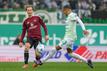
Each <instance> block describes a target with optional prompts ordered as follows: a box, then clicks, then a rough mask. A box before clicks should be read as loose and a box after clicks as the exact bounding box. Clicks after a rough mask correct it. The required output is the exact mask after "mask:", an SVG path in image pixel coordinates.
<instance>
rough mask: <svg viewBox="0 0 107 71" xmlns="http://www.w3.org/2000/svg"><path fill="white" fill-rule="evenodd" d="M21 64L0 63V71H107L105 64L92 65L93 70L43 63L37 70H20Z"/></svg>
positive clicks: (84, 65)
mask: <svg viewBox="0 0 107 71" xmlns="http://www.w3.org/2000/svg"><path fill="white" fill-rule="evenodd" d="M22 65H23V63H21V62H16V63H9V62H7V63H6V62H5V63H0V71H107V63H94V66H95V67H94V69H91V68H89V67H88V66H87V65H86V64H85V63H64V62H62V63H54V62H53V63H45V64H43V65H42V66H39V67H37V68H32V63H29V68H27V69H22Z"/></svg>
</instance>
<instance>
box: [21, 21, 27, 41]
mask: <svg viewBox="0 0 107 71" xmlns="http://www.w3.org/2000/svg"><path fill="white" fill-rule="evenodd" d="M26 30H27V26H26V23H25V21H24V22H23V28H22V35H21V38H20V42H23V39H24V37H25V34H26Z"/></svg>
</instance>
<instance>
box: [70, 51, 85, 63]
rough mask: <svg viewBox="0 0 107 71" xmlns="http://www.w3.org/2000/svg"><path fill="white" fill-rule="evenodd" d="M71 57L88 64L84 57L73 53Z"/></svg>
mask: <svg viewBox="0 0 107 71" xmlns="http://www.w3.org/2000/svg"><path fill="white" fill-rule="evenodd" d="M70 55H71V56H72V57H74V58H78V59H80V60H82V61H83V62H86V63H87V59H86V58H84V57H82V56H80V55H79V54H76V53H74V52H72V53H70Z"/></svg>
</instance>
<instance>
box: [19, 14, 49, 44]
mask: <svg viewBox="0 0 107 71" xmlns="http://www.w3.org/2000/svg"><path fill="white" fill-rule="evenodd" d="M41 26H42V27H43V28H44V31H45V35H47V34H48V31H47V28H46V25H45V23H44V22H43V21H42V19H41V18H40V17H39V16H32V17H30V18H27V19H25V21H24V22H23V31H22V35H21V39H20V42H22V41H23V38H24V37H25V34H26V32H27V37H32V38H36V39H39V40H41V38H42V35H41Z"/></svg>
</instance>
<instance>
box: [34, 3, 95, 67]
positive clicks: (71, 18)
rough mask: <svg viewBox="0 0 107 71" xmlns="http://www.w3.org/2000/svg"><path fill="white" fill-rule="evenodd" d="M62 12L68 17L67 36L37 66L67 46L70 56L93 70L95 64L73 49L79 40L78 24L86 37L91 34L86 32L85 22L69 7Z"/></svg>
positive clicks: (36, 62)
mask: <svg viewBox="0 0 107 71" xmlns="http://www.w3.org/2000/svg"><path fill="white" fill-rule="evenodd" d="M62 11H63V13H64V14H65V15H66V16H67V18H66V26H65V36H64V38H63V40H62V41H61V42H60V43H59V44H58V46H56V47H55V48H53V49H52V51H50V53H49V54H48V55H47V56H46V57H44V58H42V59H41V61H39V62H38V61H35V64H36V66H38V65H39V64H41V63H44V62H45V61H46V60H48V59H49V58H51V57H52V56H53V55H54V54H55V52H56V51H58V50H60V49H61V48H62V47H63V46H64V45H65V46H66V49H67V52H68V54H69V55H70V56H72V57H74V58H77V59H80V60H82V61H83V62H85V63H87V64H88V66H89V67H90V68H93V64H92V61H91V60H90V59H86V58H84V57H82V56H80V55H79V54H76V53H74V52H73V51H72V48H71V46H72V45H73V44H74V42H75V40H76V39H77V34H76V33H77V32H76V24H77V23H79V24H80V26H81V28H82V30H83V34H84V35H86V36H87V35H88V34H89V32H88V31H87V30H86V28H85V26H84V24H83V22H82V21H81V20H80V18H79V17H78V16H77V14H76V13H73V12H72V9H71V8H70V6H68V5H67V6H64V7H63V10H62ZM36 66H35V67H36Z"/></svg>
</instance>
